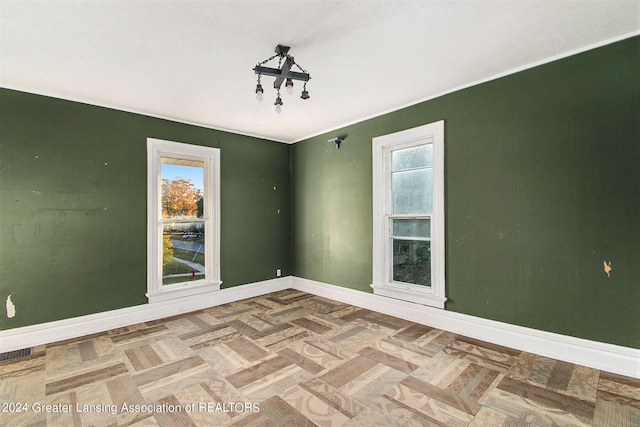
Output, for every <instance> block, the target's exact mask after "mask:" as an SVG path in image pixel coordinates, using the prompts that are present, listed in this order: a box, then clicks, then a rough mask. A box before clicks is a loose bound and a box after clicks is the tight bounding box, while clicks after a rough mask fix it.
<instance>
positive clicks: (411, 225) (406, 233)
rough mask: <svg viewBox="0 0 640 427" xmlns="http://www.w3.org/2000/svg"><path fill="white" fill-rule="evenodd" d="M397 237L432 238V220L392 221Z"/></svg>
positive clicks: (394, 233)
mask: <svg viewBox="0 0 640 427" xmlns="http://www.w3.org/2000/svg"><path fill="white" fill-rule="evenodd" d="M391 221H392V222H393V229H392V230H393V231H392V234H393V236H395V237H427V238H428V237H431V220H430V219H392V220H391Z"/></svg>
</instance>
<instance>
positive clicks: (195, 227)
mask: <svg viewBox="0 0 640 427" xmlns="http://www.w3.org/2000/svg"><path fill="white" fill-rule="evenodd" d="M204 233H205V228H204V223H203V222H179V223H166V224H164V225H163V227H162V284H163V285H170V284H173V283H181V282H189V281H192V280H199V279H204V278H205V269H204V266H205V257H204Z"/></svg>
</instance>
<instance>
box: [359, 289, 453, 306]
mask: <svg viewBox="0 0 640 427" xmlns="http://www.w3.org/2000/svg"><path fill="white" fill-rule="evenodd" d="M371 287H372V288H373V293H374V294H375V295H380V296H383V297H389V298H395V299H399V300H403V301H408V302H412V303H415V304H421V305H428V306H430V307H435V308H444V303H445V301H447V298H446V297H444V296H436V295H433V292H432V290H431V288H430V287H426V286H417V285H410V284H398V283H385V284H380V285H376V284H373V285H371Z"/></svg>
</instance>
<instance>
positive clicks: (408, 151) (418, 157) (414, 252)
mask: <svg viewBox="0 0 640 427" xmlns="http://www.w3.org/2000/svg"><path fill="white" fill-rule="evenodd" d="M372 149H373V153H372V154H373V156H372V157H373V226H374V229H373V251H374V259H373V284H372V285H371V286H372V287H373V290H374V293H375V294H377V295H383V296H387V297H392V298H398V299H403V300H407V301H411V302H415V303H419V304H425V305H430V306H434V307H439V308H444V303H445V301H446V297H445V286H444V280H445V275H444V266H445V264H444V122H443V121H440V122H436V123H432V124H429V125H424V126H419V127H417V128H413V129H408V130H405V131H401V132H397V133H393V134H389V135H384V136H380V137H376V138H374V139H373V144H372Z"/></svg>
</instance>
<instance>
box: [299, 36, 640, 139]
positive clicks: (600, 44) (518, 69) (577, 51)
mask: <svg viewBox="0 0 640 427" xmlns="http://www.w3.org/2000/svg"><path fill="white" fill-rule="evenodd" d="M639 35H640V30H636V31H633V32H631V33H627V34H623V35H621V36H618V37H614V38H611V39H607V40H603V41H600V42H597V43H593V44H590V45H587V46H584V47H581V48H578V49H573V50H570V51H567V52H564V53H561V54H558V55H554V56H551V57H549V58H545V59H541V60H539V61H536V62H532V63H530V64H527V65H523V66H520V67H516V68H512V69H510V70H508V71H504V72H502V73H498V74H494V75H493V76H490V77H487V78H485V79H481V80H476V81H474V82H471V83H467V84H464V85H461V86H457V87H455V88H453V89H449V90H446V91H443V92H440V93H438V94H436V95H430V96H427V97H425V98H421V99H419V100H417V101H412V102H410V103H407V104H403V105H401V106H399V107H393V108H389V109H387V110H384V111H382V112H380V113H375V114H372V115H369V116H366V117H363V118H360V119H356V120H352V121H350V122H347V123H344V124H342V125H339V126H335V127H332V128H331V129H327V130H324V131H322V132H318V133H314V134H311V135H309V136H305V137H304V138H300V139H297V140H295V141H293V142H290V143H289V142H288V144H296V143H298V142H302V141H304V140H306V139H310V138H314V137H316V136H319V135H323V134H325V133H330V132H334V131H336V130H339V129H342V128H345V127H347V126H351V125H355V124H357V123H361V122H364V121H366V120H371V119H375V118H376V117H380V116H384V115H385V114H389V113H393V112H395V111H399V110H402V109H404V108H408V107H412V106H414V105H417V104H421V103H423V102H426V101H430V100H432V99H436V98H440V97H441V96H444V95H449V94H451V93H454V92H458V91H460V90H463V89H468V88H470V87H473V86H477V85H480V84H483V83H487V82H490V81H492V80H498V79H500V78H502V77H507V76H510V75H512V74H517V73H519V72H521V71H526V70H528V69H531V68H535V67H538V66H540V65H544V64H549V63H551V62H555V61H558V60H560V59H564V58H569V57H571V56H574V55H578V54H580V53H584V52H587V51H590V50H593V49H597V48H599V47H603V46H607V45H610V44H613V43H617V42H619V41H622V40H626V39H630V38H632V37H636V36H639Z"/></svg>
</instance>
